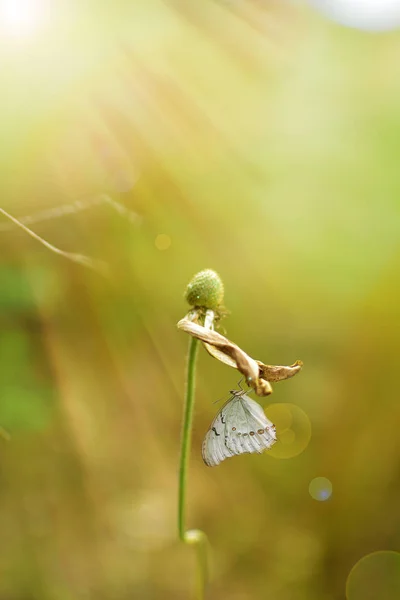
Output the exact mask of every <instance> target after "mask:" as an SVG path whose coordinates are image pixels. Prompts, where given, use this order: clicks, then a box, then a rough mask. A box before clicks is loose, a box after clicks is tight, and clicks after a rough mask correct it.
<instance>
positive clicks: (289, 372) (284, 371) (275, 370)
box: [256, 360, 303, 382]
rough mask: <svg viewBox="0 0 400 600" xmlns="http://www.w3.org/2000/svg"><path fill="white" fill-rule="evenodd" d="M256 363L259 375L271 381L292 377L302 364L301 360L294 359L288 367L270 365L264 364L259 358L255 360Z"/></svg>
mask: <svg viewBox="0 0 400 600" xmlns="http://www.w3.org/2000/svg"><path fill="white" fill-rule="evenodd" d="M256 363H257V364H258V367H259V369H260V377H262V378H263V379H267V380H268V381H272V382H275V381H282V379H289V377H294V375H296V373H298V372H299V371H300V370H301V367H302V366H303V362H302V361H301V360H296V362H295V363H294V364H293V365H290V366H289V367H272V366H271V365H264V364H263V363H262V362H260V361H259V360H256Z"/></svg>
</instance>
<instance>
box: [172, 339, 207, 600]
mask: <svg viewBox="0 0 400 600" xmlns="http://www.w3.org/2000/svg"><path fill="white" fill-rule="evenodd" d="M198 344H199V342H198V340H197V339H196V338H194V337H191V338H190V341H189V351H188V360H187V376H186V393H185V406H184V413H183V425H182V438H181V456H180V463H179V494H178V533H179V539H180V540H182V542H185V543H187V544H195V545H196V559H197V560H196V561H197V571H198V575H197V594H196V596H197V598H198V600H203V598H204V594H205V587H206V583H207V536H206V535H205V533H203V532H202V531H200V530H199V529H194V530H193V529H192V530H189V531H185V522H186V492H187V473H188V466H189V457H190V447H191V440H192V422H193V409H194V391H195V379H196V357H197V350H198Z"/></svg>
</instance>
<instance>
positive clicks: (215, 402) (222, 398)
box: [213, 394, 232, 404]
mask: <svg viewBox="0 0 400 600" xmlns="http://www.w3.org/2000/svg"><path fill="white" fill-rule="evenodd" d="M231 396H232V394H229V397H231ZM221 400H224V401H226V396H221V398H218V400H214V402H213V404H218V402H221Z"/></svg>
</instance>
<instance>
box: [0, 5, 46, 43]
mask: <svg viewBox="0 0 400 600" xmlns="http://www.w3.org/2000/svg"><path fill="white" fill-rule="evenodd" d="M45 13H46V6H45V3H44V1H43V0H3V2H2V3H1V7H0V30H1V32H2V33H3V34H4V35H5V36H9V37H15V38H24V37H28V36H30V35H32V34H34V33H35V31H36V30H37V29H38V28H39V27H40V26H41V25H42V24H43V22H44V20H45V17H46V14H45Z"/></svg>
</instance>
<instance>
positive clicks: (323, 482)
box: [308, 477, 332, 502]
mask: <svg viewBox="0 0 400 600" xmlns="http://www.w3.org/2000/svg"><path fill="white" fill-rule="evenodd" d="M308 491H309V492H310V496H311V498H314V500H318V502H324V501H325V500H328V499H329V498H330V497H331V495H332V483H331V482H330V481H329V479H327V477H314V479H312V480H311V481H310V485H309V486H308Z"/></svg>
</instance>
